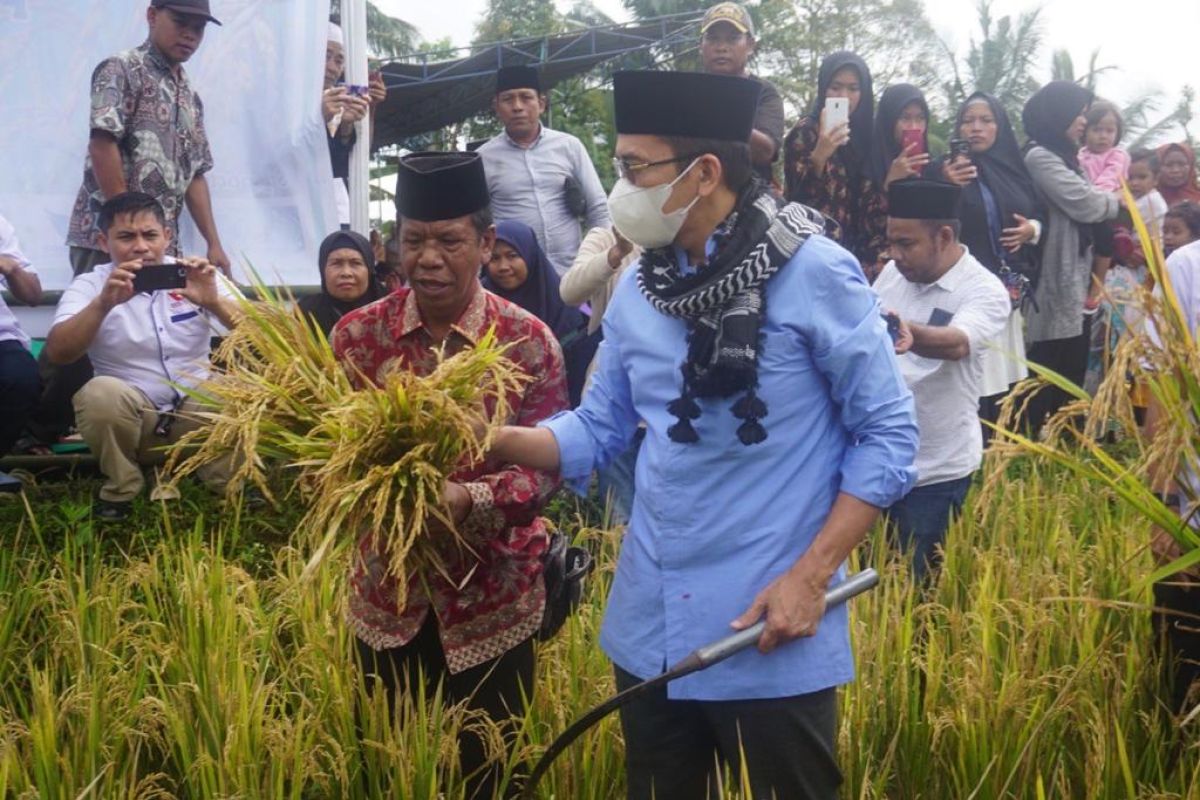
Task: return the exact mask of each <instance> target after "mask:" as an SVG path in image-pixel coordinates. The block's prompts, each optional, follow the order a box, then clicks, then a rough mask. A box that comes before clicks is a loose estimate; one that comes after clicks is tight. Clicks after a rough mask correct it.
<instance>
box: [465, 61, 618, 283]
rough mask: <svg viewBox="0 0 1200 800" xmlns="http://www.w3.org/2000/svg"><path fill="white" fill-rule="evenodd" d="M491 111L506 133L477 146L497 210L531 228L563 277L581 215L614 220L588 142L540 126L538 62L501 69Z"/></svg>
mask: <svg viewBox="0 0 1200 800" xmlns="http://www.w3.org/2000/svg"><path fill="white" fill-rule="evenodd" d="M492 108H493V109H494V110H495V112H496V116H497V117H498V118H499V119H500V122H501V123H502V124H503V125H504V131H503V132H502V133H500V134H498V135H496V136H494V137H493V138H492V139H490V140H488V141H487V142H486V143H484V144H483V146H482V147H480V148H479V154H480V155H481V156H483V167H484V171H485V172H486V173H487V182H488V192H489V193H490V194H491V198H492V213H493V214H494V215H495V217H496V220H497V221H498V222H505V221H512V222H524V223H525V224H526V225H528V226H529V227H531V228H533V232H534V233H535V234H537V240H538V244H540V245H541V246H542V250H543V251H544V252H545V253H546V255H547V256H548V257H549V259H550V262H551V263H552V264H553V265H554V269H555V271H557V272H558V274H559V276H562V274H563V273H565V272H566V271H567V269H568V268H569V267H570V266H571V263H572V262H573V261H574V260H575V254H576V253H577V252H578V251H579V242H580V238H581V236H582V234H581V232H580V227H579V220H580V218H581V217H583V218H585V224H586V226H587V228H588V229H589V230H590V229H591V228H597V227H603V228H608V227H610V226H611V225H612V222H611V220H610V219H609V216H608V198H607V196H606V195H605V193H604V187H603V186H601V184H600V176H599V175H597V174H596V168H595V166H593V165H592V158H591V156H590V155H589V154H588V151H587V149H586V148H585V147H584V146H583V142H581V141H579V140H578V139H576V138H575V137H574V136H571V135H570V134H568V133H562V132H560V131H552V130H550V129H549V128H547V127H545V126H544V125H542V123H541V116H542V114H543V113H545V111H546V95H544V94H543V93H542V87H541V79H540V78H539V77H538V72H537V70H536V69H535V68H534V67H529V66H520V67H504V68H502V69H501V70H499V71H498V72H497V73H496V96H495V99H494V100H493V101H492Z"/></svg>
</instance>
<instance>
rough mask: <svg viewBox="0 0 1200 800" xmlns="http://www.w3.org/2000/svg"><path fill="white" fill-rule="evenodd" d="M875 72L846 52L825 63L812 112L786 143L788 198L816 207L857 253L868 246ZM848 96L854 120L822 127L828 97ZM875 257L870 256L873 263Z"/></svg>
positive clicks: (785, 178)
mask: <svg viewBox="0 0 1200 800" xmlns="http://www.w3.org/2000/svg"><path fill="white" fill-rule="evenodd" d="M872 92H873V89H872V86H871V70H870V69H868V68H867V63H866V62H865V61H863V60H862V59H861V58H859V57H858V56H857V55H855V54H854V53H851V52H848V51H845V50H842V51H840V52H837V53H833V54H832V55H830V56H827V57H826V58H825V60H824V61H822V62H821V69H820V71H819V72H818V75H817V96H816V99H815V100H814V101H813V106H812V111H811V112H810V113H809V114H808V116H805V117H801V119H800V121H799V122H798V123H796V126H795V127H794V128H792V130H791V132H790V133H789V134H788V135H787V139H786V140H785V142H784V182H785V187H786V196H787V199H788V200H790V201H793V202H797V203H803V204H805V205H807V206H811V207H812V208H815V209H817V210H818V211H820V212H821V213H822V214H824V215H825V217H826V218H827V219H830V220H833V221H834V222H836V223H837V224H838V227H839V228H840V231H839V232H838V235H837V238H838V241H839V242H841V244H842V246H843V247H845V248H846V249H847V250H849V251H850V252H852V253H854V254H855V255H857V256H859V260H860V261H861V260H862V259H863V258H864V257H865V253H866V250H867V233H866V228H865V224H864V220H865V214H864V208H863V205H864V203H865V201H866V200H867V198H868V197H870V195H871V194H872V193H871V192H870V191H869V187H868V185H867V183H868V179H867V156H868V155H869V153H870V147H871V131H872V126H873V122H874V111H875V100H874V95H873V94H872ZM830 97H845V98H846V99H847V100H848V101H849V107H850V119H849V123H848V124H847V125H845V126H839V127H837V128H834V129H832V130H828V131H824V130H823V129H822V122H821V120H822V117H823V116H824V112H825V101H826V99H827V98H830ZM873 260H874V259H872V261H873Z"/></svg>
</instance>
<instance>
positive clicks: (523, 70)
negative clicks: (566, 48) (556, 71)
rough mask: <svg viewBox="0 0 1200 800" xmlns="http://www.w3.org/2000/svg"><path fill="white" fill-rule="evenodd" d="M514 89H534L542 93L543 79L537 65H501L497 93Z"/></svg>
mask: <svg viewBox="0 0 1200 800" xmlns="http://www.w3.org/2000/svg"><path fill="white" fill-rule="evenodd" d="M512 89H533V90H534V91H535V92H537V93H538V94H541V93H542V80H541V77H540V76H539V75H538V71H537V68H536V67H531V66H528V65H522V66H516V67H501V68H500V69H498V70H497V71H496V94H500V93H501V92H507V91H510V90H512Z"/></svg>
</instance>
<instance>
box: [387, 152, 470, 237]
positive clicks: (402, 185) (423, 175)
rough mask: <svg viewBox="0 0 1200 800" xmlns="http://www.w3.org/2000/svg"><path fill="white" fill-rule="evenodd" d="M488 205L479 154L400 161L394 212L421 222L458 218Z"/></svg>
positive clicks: (414, 157) (420, 156) (433, 155)
mask: <svg viewBox="0 0 1200 800" xmlns="http://www.w3.org/2000/svg"><path fill="white" fill-rule="evenodd" d="M490 203H491V197H490V196H489V194H488V185H487V176H486V175H485V174H484V171H483V158H482V157H481V156H480V155H479V154H478V153H460V152H449V153H433V152H425V153H411V154H409V155H407V156H404V157H403V158H401V159H400V171H399V172H398V173H397V176H396V211H397V212H398V213H399V214H400V216H401V217H404V218H406V219H415V220H419V221H421V222H436V221H439V220H447V219H458V218H459V217H466V216H469V215H471V214H474V213H475V212H476V211H482V210H483V209H485V208H487V207H488V205H489V204H490Z"/></svg>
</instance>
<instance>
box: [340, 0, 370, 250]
mask: <svg viewBox="0 0 1200 800" xmlns="http://www.w3.org/2000/svg"><path fill="white" fill-rule="evenodd" d="M342 32H343V35H344V36H345V42H346V83H348V84H351V85H354V86H366V85H367V75H368V72H367V0H342ZM356 129H357V131H358V143H357V144H356V145H355V146H354V149H353V150H351V151H350V228H351V230H354V231H358V232H359V233H361V234H363V235H364V236H366V235H367V232H368V231H369V230H370V224H371V223H370V204H369V202H368V201H369V199H370V191H371V186H370V176H371V116H370V113H368V114H367V116H366V117H364V118H363V120H362V121H361V122H359V123H358V124H357V125H356Z"/></svg>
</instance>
